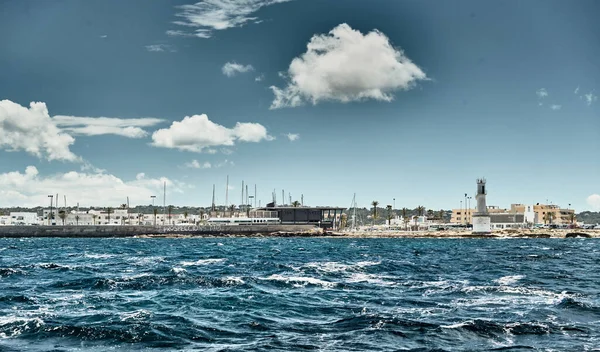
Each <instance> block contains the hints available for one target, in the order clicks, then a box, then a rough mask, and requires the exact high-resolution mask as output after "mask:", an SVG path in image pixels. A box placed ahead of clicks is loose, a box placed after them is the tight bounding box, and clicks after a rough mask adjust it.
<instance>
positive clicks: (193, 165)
mask: <svg viewBox="0 0 600 352" xmlns="http://www.w3.org/2000/svg"><path fill="white" fill-rule="evenodd" d="M184 166H185V167H187V168H190V169H210V168H211V167H212V165H211V164H210V163H209V162H208V161H206V162H204V163H202V164H201V163H200V162H198V160H195V159H194V160H192V161H190V162H189V163H185V164H184Z"/></svg>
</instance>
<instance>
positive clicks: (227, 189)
mask: <svg viewBox="0 0 600 352" xmlns="http://www.w3.org/2000/svg"><path fill="white" fill-rule="evenodd" d="M228 205H229V175H227V183H226V184H225V207H226V208H227V206H228Z"/></svg>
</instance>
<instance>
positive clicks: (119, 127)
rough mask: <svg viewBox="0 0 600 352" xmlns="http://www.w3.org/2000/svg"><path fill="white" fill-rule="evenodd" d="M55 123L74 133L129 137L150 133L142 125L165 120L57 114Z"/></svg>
mask: <svg viewBox="0 0 600 352" xmlns="http://www.w3.org/2000/svg"><path fill="white" fill-rule="evenodd" d="M52 121H53V122H54V124H55V125H57V126H58V127H60V128H61V129H62V130H64V131H68V132H69V133H71V134H74V135H85V136H99V135H105V134H114V135H118V136H122V137H127V138H143V137H146V136H147V135H148V132H147V131H145V130H144V129H143V128H142V127H151V126H155V125H157V124H159V123H161V122H163V120H161V119H157V118H153V117H145V118H135V119H120V118H116V117H78V116H63V115H57V116H54V117H53V118H52Z"/></svg>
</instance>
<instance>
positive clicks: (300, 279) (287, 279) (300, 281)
mask: <svg viewBox="0 0 600 352" xmlns="http://www.w3.org/2000/svg"><path fill="white" fill-rule="evenodd" d="M259 280H267V281H279V282H284V283H286V284H291V285H292V286H293V287H306V286H307V285H313V286H321V287H323V288H332V287H335V286H336V285H337V284H336V283H335V282H329V281H325V280H321V279H317V278H314V277H304V276H283V275H279V274H273V275H271V276H269V277H265V278H259Z"/></svg>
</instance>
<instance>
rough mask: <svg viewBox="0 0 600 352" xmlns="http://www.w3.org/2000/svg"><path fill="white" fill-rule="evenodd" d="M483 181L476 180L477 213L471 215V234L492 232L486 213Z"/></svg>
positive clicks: (481, 179) (482, 179)
mask: <svg viewBox="0 0 600 352" xmlns="http://www.w3.org/2000/svg"><path fill="white" fill-rule="evenodd" d="M486 194H487V192H486V190H485V179H484V178H480V179H477V195H476V196H475V199H476V200H477V211H476V212H475V213H474V214H473V233H476V234H486V233H491V232H492V225H491V221H490V215H489V214H488V211H487V205H486V203H485V195H486Z"/></svg>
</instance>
